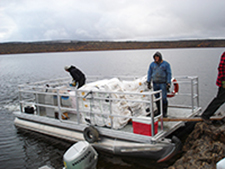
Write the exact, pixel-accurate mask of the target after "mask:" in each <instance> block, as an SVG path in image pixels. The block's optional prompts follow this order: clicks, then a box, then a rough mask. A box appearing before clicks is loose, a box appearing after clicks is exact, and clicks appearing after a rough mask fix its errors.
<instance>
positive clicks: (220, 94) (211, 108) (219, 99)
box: [202, 87, 225, 118]
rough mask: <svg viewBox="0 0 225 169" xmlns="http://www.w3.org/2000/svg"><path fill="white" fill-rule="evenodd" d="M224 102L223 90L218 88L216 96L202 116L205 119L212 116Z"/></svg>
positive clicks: (224, 91)
mask: <svg viewBox="0 0 225 169" xmlns="http://www.w3.org/2000/svg"><path fill="white" fill-rule="evenodd" d="M224 102H225V88H222V87H219V89H218V93H217V96H216V97H215V98H214V99H213V100H212V101H211V103H210V104H209V105H208V107H207V108H206V110H205V111H204V112H203V114H202V116H203V117H205V118H210V116H212V115H213V114H214V113H215V112H216V111H217V110H218V109H219V107H220V106H221V105H222V104H223V103H224Z"/></svg>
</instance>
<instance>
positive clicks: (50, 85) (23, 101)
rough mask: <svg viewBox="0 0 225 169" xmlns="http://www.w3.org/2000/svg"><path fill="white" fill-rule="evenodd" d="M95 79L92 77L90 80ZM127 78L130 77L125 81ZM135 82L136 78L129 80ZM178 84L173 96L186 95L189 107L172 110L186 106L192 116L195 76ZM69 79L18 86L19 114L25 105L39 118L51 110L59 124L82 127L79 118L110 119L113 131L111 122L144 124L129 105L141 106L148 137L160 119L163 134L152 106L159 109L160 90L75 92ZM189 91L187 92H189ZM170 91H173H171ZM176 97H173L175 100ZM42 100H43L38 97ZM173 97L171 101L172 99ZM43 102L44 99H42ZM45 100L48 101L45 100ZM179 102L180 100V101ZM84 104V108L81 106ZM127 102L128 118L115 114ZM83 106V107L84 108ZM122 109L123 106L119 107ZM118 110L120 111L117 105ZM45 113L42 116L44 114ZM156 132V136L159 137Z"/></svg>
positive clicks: (195, 100) (196, 95)
mask: <svg viewBox="0 0 225 169" xmlns="http://www.w3.org/2000/svg"><path fill="white" fill-rule="evenodd" d="M89 79H93V81H94V80H95V78H89ZM127 79H129V78H127ZM130 79H136V78H130ZM176 80H177V83H178V84H179V86H180V89H181V90H180V91H179V92H178V93H176V96H185V97H186V96H187V97H190V105H179V104H175V105H172V104H171V105H170V106H175V107H185V108H191V109H192V113H194V112H195V110H196V108H199V93H198V90H199V88H198V77H189V76H186V77H176ZM69 81H70V80H69V78H62V79H57V80H48V81H41V82H36V83H32V84H25V85H20V86H19V99H20V109H21V112H24V108H25V107H26V106H27V105H34V107H36V111H35V115H38V116H48V114H47V113H48V111H51V112H52V113H53V114H52V115H51V117H53V118H54V116H55V115H54V112H57V113H58V118H59V120H60V121H61V122H66V123H73V124H78V125H79V124H83V123H84V121H82V117H84V116H85V117H87V116H89V119H92V118H94V117H95V116H96V117H97V116H98V117H100V116H102V117H105V118H106V119H110V125H108V126H107V127H109V128H111V129H112V128H113V126H114V123H115V121H114V119H116V118H120V119H131V120H132V121H135V120H143V121H146V118H144V117H138V116H137V114H135V113H136V112H135V111H136V110H132V106H129V105H132V104H136V105H140V107H141V106H144V107H142V109H143V110H144V109H145V108H147V107H148V108H149V109H150V117H149V118H147V121H148V123H149V124H151V135H152V136H155V130H156V129H155V125H154V124H155V122H156V121H158V119H160V120H159V122H160V123H161V130H160V132H164V125H163V118H162V116H163V115H162V112H160V114H159V115H158V116H157V117H155V116H154V113H153V112H154V109H155V107H154V106H155V103H156V102H157V101H160V107H161V109H160V110H163V109H162V92H161V90H160V91H151V92H149V91H144V92H124V91H123V92H121V91H115V92H112V91H111V92H110V91H101V90H82V89H76V88H74V87H70V85H69ZM46 84H47V86H46ZM181 85H187V86H189V87H188V89H187V88H184V89H185V90H184V91H182V87H181ZM189 88H190V91H189ZM171 90H172V89H171ZM157 93H158V94H159V95H160V97H159V98H158V99H156V98H155V95H156V94H157ZM176 96H175V97H174V98H176ZM41 97H43V98H41ZM44 97H49V98H50V99H49V100H50V101H49V102H46V101H45V100H43V99H44ZM63 97H66V98H70V99H72V98H74V99H73V100H75V102H76V107H72V106H65V105H63V104H62V98H63ZM174 98H173V99H174ZM45 99H46V98H45ZM46 100H48V99H46ZM179 100H180V99H179ZM84 102H85V104H86V105H84ZM118 102H120V103H126V104H127V109H126V111H130V114H129V115H122V114H116V113H115V111H114V107H113V106H115V104H116V103H118ZM96 104H104V106H108V107H107V110H108V111H105V110H101V109H102V107H101V105H100V109H99V110H97V109H96ZM85 106H86V107H85ZM120 106H122V104H121V105H120ZM118 108H121V107H119V106H118ZM43 112H45V114H43ZM64 112H69V115H74V114H75V115H76V120H74V121H73V120H65V119H66V115H65V114H64ZM160 132H158V134H160Z"/></svg>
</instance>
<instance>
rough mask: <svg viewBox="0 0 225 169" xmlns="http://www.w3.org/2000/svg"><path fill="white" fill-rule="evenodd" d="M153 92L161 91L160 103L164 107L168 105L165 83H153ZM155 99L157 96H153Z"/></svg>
mask: <svg viewBox="0 0 225 169" xmlns="http://www.w3.org/2000/svg"><path fill="white" fill-rule="evenodd" d="M153 90H154V91H156V90H162V101H163V104H164V105H166V104H167V103H168V101H167V89H166V83H153ZM155 97H156V98H159V94H155Z"/></svg>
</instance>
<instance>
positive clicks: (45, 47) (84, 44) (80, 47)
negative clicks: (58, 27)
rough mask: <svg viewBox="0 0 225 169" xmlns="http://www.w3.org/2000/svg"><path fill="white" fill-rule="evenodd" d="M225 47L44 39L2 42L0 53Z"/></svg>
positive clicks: (189, 42)
mask: <svg viewBox="0 0 225 169" xmlns="http://www.w3.org/2000/svg"><path fill="white" fill-rule="evenodd" d="M199 47H225V40H223V39H221V40H180V41H152V42H138V41H127V42H112V41H103V42H101V41H43V42H10V43H0V54H20V53H46V52H71V51H107V50H135V49H166V48H199Z"/></svg>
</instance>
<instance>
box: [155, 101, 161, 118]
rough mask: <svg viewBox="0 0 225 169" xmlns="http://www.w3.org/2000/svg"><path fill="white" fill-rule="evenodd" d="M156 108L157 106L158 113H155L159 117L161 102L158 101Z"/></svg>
mask: <svg viewBox="0 0 225 169" xmlns="http://www.w3.org/2000/svg"><path fill="white" fill-rule="evenodd" d="M156 106H157V110H158V111H157V113H154V114H155V115H156V114H157V115H159V114H160V101H157V102H156Z"/></svg>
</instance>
